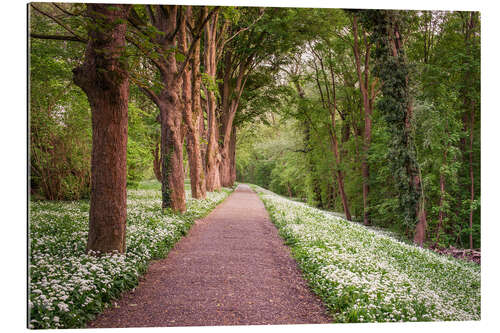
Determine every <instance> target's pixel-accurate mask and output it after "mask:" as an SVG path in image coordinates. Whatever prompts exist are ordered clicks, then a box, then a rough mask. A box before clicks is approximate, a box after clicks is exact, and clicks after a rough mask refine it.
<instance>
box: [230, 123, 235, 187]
mask: <svg viewBox="0 0 500 333" xmlns="http://www.w3.org/2000/svg"><path fill="white" fill-rule="evenodd" d="M229 158H230V159H231V171H230V173H231V184H234V182H235V181H236V127H233V130H232V131H231V140H230V141H229Z"/></svg>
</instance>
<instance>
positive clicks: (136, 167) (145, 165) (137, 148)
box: [127, 103, 153, 188]
mask: <svg viewBox="0 0 500 333" xmlns="http://www.w3.org/2000/svg"><path fill="white" fill-rule="evenodd" d="M149 118H151V115H150V114H148V113H147V112H145V111H143V110H141V109H139V108H138V107H136V106H135V105H134V104H132V103H131V104H129V108H128V140H127V186H131V187H134V188H135V187H137V186H138V184H139V182H140V181H142V180H143V179H145V177H146V176H147V175H148V174H150V173H151V172H150V171H151V168H152V165H153V155H152V154H151V147H152V146H153V143H152V138H151V136H150V131H151V128H150V125H149V124H148V123H147V121H148V119H149ZM148 171H149V172H148Z"/></svg>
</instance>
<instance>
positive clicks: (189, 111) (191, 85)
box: [179, 6, 206, 199]
mask: <svg viewBox="0 0 500 333" xmlns="http://www.w3.org/2000/svg"><path fill="white" fill-rule="evenodd" d="M186 20H187V21H191V6H187V8H186V13H185V16H184V17H183V19H182V22H181V27H180V29H179V40H180V46H181V50H182V52H183V53H184V54H186V53H187V52H188V43H187V35H186ZM195 43H196V44H195V46H194V47H195V51H194V55H193V58H192V61H191V69H186V70H185V71H184V73H183V99H184V112H183V117H184V123H185V125H186V151H187V154H188V162H189V177H190V180H191V196H192V197H193V198H195V199H204V198H205V197H206V185H205V174H204V171H203V163H202V160H201V151H200V137H199V132H198V128H197V125H198V115H199V114H200V109H201V105H200V104H199V103H200V100H199V91H200V82H201V74H200V72H199V66H200V58H199V54H200V41H199V40H197V41H196V42H195ZM192 79H193V80H192ZM196 94H198V95H196ZM194 103H196V106H195V105H194ZM195 108H196V109H195ZM193 109H195V110H196V113H194V112H193Z"/></svg>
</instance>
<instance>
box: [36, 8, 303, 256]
mask: <svg viewBox="0 0 500 333" xmlns="http://www.w3.org/2000/svg"><path fill="white" fill-rule="evenodd" d="M29 8H30V18H31V27H30V37H31V38H30V41H31V51H30V54H31V74H30V75H31V84H32V91H31V100H30V105H31V115H32V116H31V127H30V129H31V131H30V132H31V133H30V134H31V135H30V142H31V168H30V169H31V174H32V178H31V185H32V186H31V187H32V191H33V193H35V192H36V193H37V194H39V195H42V196H44V197H46V198H48V199H66V198H69V199H75V198H79V197H81V196H82V195H85V194H86V193H89V195H90V219H89V220H90V230H89V240H88V250H94V251H99V252H109V251H113V250H118V251H120V252H123V251H124V250H125V221H126V186H127V178H128V180H129V183H130V180H131V178H137V177H135V176H134V173H137V172H138V170H141V169H144V168H141V167H140V165H141V164H144V162H145V160H146V162H148V161H150V160H151V159H152V162H153V163H152V164H153V170H154V174H155V175H156V177H157V178H158V179H159V180H160V181H161V183H162V207H163V208H170V209H172V210H173V211H176V212H180V213H182V212H184V211H185V210H186V202H185V192H184V177H185V174H186V173H185V169H186V167H187V169H189V177H190V182H191V192H192V193H191V194H192V197H193V198H197V199H202V198H204V197H205V196H206V192H207V191H214V190H217V189H219V188H220V187H221V186H231V185H232V184H233V183H234V181H235V178H236V168H235V144H236V126H237V123H238V122H241V121H244V120H250V119H252V117H254V116H255V115H258V114H259V112H254V113H246V114H242V115H238V110H241V109H242V103H243V102H242V95H243V92H244V91H245V88H246V87H248V86H250V87H251V90H256V89H258V88H259V87H262V86H264V85H266V83H268V82H269V79H270V73H273V72H276V68H277V67H276V66H275V65H274V63H275V62H276V61H277V60H276V59H279V58H280V57H281V56H282V55H283V54H285V53H286V52H287V51H288V50H290V49H291V48H293V47H294V46H295V45H297V44H299V43H300V38H301V36H302V35H301V34H300V33H297V34H293V32H294V31H297V28H296V23H297V22H298V21H299V20H300V16H298V15H297V12H296V11H295V10H290V9H263V8H247V7H245V8H234V7H207V6H201V7H192V6H177V5H168V6H167V5H115V4H113V5H108V4H87V5H85V4H60V3H50V4H49V3H47V4H42V3H33V4H30V7H29ZM289 33H292V34H291V35H289V36H288V34H289ZM61 46H62V47H61ZM51 55H52V56H55V58H50V56H51ZM82 55H83V59H82ZM68 69H69V70H71V71H72V80H67V79H68ZM58 70H60V71H61V73H57V72H58ZM44 75H48V76H49V77H53V78H54V81H55V83H54V84H52V85H50V84H49V85H47V82H44V81H46V80H44V78H43V77H44ZM62 77H64V78H65V80H61V78H62ZM71 81H72V82H71ZM62 82H64V85H66V87H61V83H62ZM72 83H74V84H76V86H78V87H80V88H81V90H82V91H83V92H84V94H85V96H86V99H87V100H88V105H89V106H90V111H91V112H90V120H91V130H90V128H88V127H87V128H86V121H88V120H89V116H88V113H85V112H84V111H82V107H84V106H85V104H86V101H85V98H84V96H83V95H82V94H81V93H80V91H78V90H75V88H74V86H73V84H72ZM68 88H70V89H71V90H69V89H68ZM44 89H45V92H48V93H49V96H48V97H47V98H46V96H47V95H44V94H43V92H44ZM141 94H142V95H141ZM75 96H76V97H78V98H77V100H78V101H79V102H80V104H79V105H78V104H77V103H75V100H74V99H73V98H74V97H75ZM38 104H40V105H38ZM153 106H154V107H153ZM75 109H79V111H78V110H75ZM155 109H156V110H155ZM148 113H149V114H148ZM153 113H154V114H157V117H154V118H156V120H157V121H158V123H159V135H158V133H157V131H156V130H157V129H155V124H153V123H152V122H151V118H152V117H151V114H153ZM240 113H241V112H240ZM76 114H80V116H79V117H76V118H77V120H76V121H75V124H73V123H72V122H71V115H76ZM129 116H134V117H135V119H137V117H139V118H141V119H143V120H144V119H146V120H147V121H146V122H143V124H142V127H141V126H139V125H140V124H139V125H138V124H137V123H136V122H131V119H129ZM238 118H240V119H238ZM242 119H243V120H242ZM48 124H50V126H49V125H48ZM73 125H75V126H78V127H79V129H81V133H80V134H81V135H80V136H81V137H82V138H84V139H85V140H82V141H80V140H78V136H75V134H76V133H75V132H74V131H71V128H72V127H73ZM138 126H139V127H138ZM56 129H57V131H59V132H61V133H64V135H56V134H54V133H55V132H56V131H55V130H56ZM138 129H140V130H138ZM144 129H146V130H149V133H146V134H145V133H144ZM129 130H131V131H132V132H133V133H128V131H129ZM141 131H142V133H138V132H141ZM129 134H133V135H132V136H130V135H129ZM139 134H140V135H139ZM72 139H73V140H74V141H76V142H77V144H76V146H72V145H71V144H70V142H69V141H70V140H72ZM131 139H132V140H133V143H138V142H140V143H144V142H145V141H149V142H151V141H152V143H153V144H152V147H151V152H152V156H150V157H152V158H145V156H144V154H143V151H144V149H143V148H141V147H140V146H141V145H140V144H132V145H131V144H130V142H127V141H128V140H131ZM90 140H91V142H92V144H91V147H92V149H91V154H89V150H90V149H89V148H88V147H89V146H90V145H89V143H90V142H89V141H90ZM158 141H159V147H158ZM85 149H87V150H86V151H85ZM127 151H128V153H129V156H128V159H127ZM184 151H185V152H187V159H186V158H185V156H184ZM79 156H80V157H79ZM81 156H83V160H82V158H81ZM61 157H62V159H63V160H65V161H66V162H70V163H61V164H60V165H58V166H57V167H56V166H55V165H54V163H55V161H58V160H61ZM131 157H132V159H131ZM186 160H187V161H186ZM73 162H75V163H73ZM185 162H187V165H186V166H185V164H186V163H185ZM138 165H139V166H138ZM127 166H128V172H127ZM131 171H133V172H131ZM77 185H78V186H77Z"/></svg>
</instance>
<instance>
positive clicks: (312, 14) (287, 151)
mask: <svg viewBox="0 0 500 333" xmlns="http://www.w3.org/2000/svg"><path fill="white" fill-rule="evenodd" d="M307 14H308V17H309V18H314V20H316V22H317V26H318V28H317V29H316V31H314V36H313V37H312V38H311V39H309V40H308V41H307V42H306V43H304V44H303V45H302V46H301V48H300V51H299V52H296V53H295V54H291V55H290V56H289V59H288V62H287V63H284V64H282V66H281V71H282V86H283V89H282V91H283V93H282V94H281V103H282V106H281V107H279V109H280V110H281V112H280V114H281V116H280V117H279V121H276V116H271V115H269V116H268V117H267V122H268V123H269V124H270V126H271V128H272V130H271V131H270V132H269V131H268V130H267V129H265V128H263V127H262V126H261V125H252V126H245V127H244V129H242V130H241V131H240V133H241V135H240V137H239V139H238V144H237V154H238V155H237V156H238V157H237V165H238V168H237V169H238V177H239V179H241V180H245V181H249V182H255V183H258V184H260V185H263V186H265V187H270V188H271V189H272V190H274V191H276V192H279V193H282V194H285V195H289V196H291V197H299V198H301V199H304V200H307V201H309V202H310V203H311V204H314V205H316V206H318V207H321V208H327V209H332V210H342V211H343V212H344V213H345V216H346V217H347V219H349V220H351V219H356V220H359V221H362V222H363V223H364V224H366V225H369V224H375V225H380V226H384V227H390V228H394V229H396V230H397V231H399V232H401V233H403V234H406V235H407V237H409V238H412V239H413V241H414V242H415V243H416V244H419V245H423V244H424V241H427V243H428V245H436V246H437V245H440V246H448V245H455V246H460V247H470V248H473V247H479V246H480V214H479V213H478V209H479V204H480V201H479V199H478V195H477V193H479V186H480V164H479V161H480V142H479V139H480V126H479V118H480V20H479V13H477V12H440V11H382V10H344V11H343V10H333V9H332V10H328V9H310V10H308V12H307ZM271 111H273V110H270V112H271ZM298 133H300V135H299V134H298ZM326 152H329V153H326Z"/></svg>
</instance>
